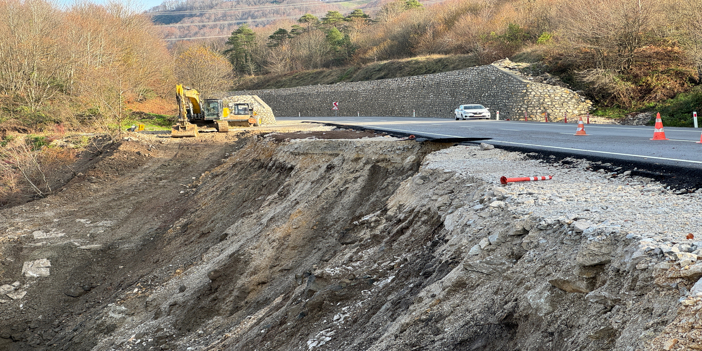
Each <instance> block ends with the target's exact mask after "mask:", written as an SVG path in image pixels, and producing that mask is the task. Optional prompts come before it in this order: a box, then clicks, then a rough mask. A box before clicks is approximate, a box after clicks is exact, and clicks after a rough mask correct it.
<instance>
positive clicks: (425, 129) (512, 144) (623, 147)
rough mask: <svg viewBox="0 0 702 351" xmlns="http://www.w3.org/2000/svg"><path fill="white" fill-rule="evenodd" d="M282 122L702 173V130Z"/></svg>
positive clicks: (425, 121) (364, 120)
mask: <svg viewBox="0 0 702 351" xmlns="http://www.w3.org/2000/svg"><path fill="white" fill-rule="evenodd" d="M280 119H281V120H302V121H316V122H324V123H333V124H341V125H353V126H358V127H363V128H369V129H375V130H382V131H390V132H395V133H404V134H413V135H415V136H417V137H426V138H430V139H453V140H459V141H460V138H486V139H489V140H485V141H484V142H487V143H490V144H493V145H495V146H501V147H506V148H509V149H516V150H525V151H538V152H545V153H548V152H551V153H558V154H560V155H573V156H586V157H595V158H604V159H614V160H619V161H622V162H625V161H626V162H636V163H639V162H641V163H649V164H657V165H666V166H674V167H684V168H692V169H699V170H702V144H699V143H698V142H699V141H700V135H701V133H702V129H693V128H672V127H671V128H665V127H664V132H665V135H666V137H667V138H668V139H669V140H650V139H651V138H652V137H653V132H654V128H653V127H650V126H623V125H610V124H599V125H598V124H585V125H584V127H585V131H586V133H587V135H585V136H576V135H574V134H575V131H576V129H577V124H572V123H569V124H565V123H544V122H518V121H495V120H470V121H456V120H453V119H438V118H408V117H308V118H297V117H295V118H285V117H284V118H280Z"/></svg>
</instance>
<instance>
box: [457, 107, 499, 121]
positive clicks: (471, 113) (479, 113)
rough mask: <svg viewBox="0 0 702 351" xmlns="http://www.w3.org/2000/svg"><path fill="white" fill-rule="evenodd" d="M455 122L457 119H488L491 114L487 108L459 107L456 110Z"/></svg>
mask: <svg viewBox="0 0 702 351" xmlns="http://www.w3.org/2000/svg"><path fill="white" fill-rule="evenodd" d="M455 112H456V120H459V119H471V118H474V119H490V117H491V114H490V111H489V109H488V108H487V107H485V106H483V105H477V104H472V105H461V106H458V108H457V109H456V111H455Z"/></svg>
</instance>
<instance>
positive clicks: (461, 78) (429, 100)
mask: <svg viewBox="0 0 702 351" xmlns="http://www.w3.org/2000/svg"><path fill="white" fill-rule="evenodd" d="M233 94H256V95H258V96H259V97H261V98H262V99H263V100H264V101H265V102H266V103H267V104H268V105H269V106H270V107H271V108H272V109H273V112H274V113H275V115H276V116H298V115H299V116H302V117H322V116H334V115H335V113H334V111H333V110H332V103H333V102H334V101H338V102H339V111H338V115H339V116H356V115H360V116H397V117H401V116H405V117H406V116H412V115H413V113H414V115H415V116H416V117H439V118H454V116H455V115H454V110H455V109H456V108H457V107H458V105H461V104H470V103H478V104H482V105H485V106H486V107H488V108H490V110H491V111H492V115H493V118H495V112H496V111H500V118H501V119H505V118H511V119H514V118H520V119H523V118H524V112H525V111H526V112H527V113H528V114H529V115H530V116H531V118H530V119H534V118H543V117H541V114H542V113H543V112H544V111H548V112H549V114H550V115H551V117H552V119H553V120H555V119H556V118H557V117H558V118H560V119H562V118H563V114H564V113H566V112H567V113H569V116H573V115H582V114H585V113H586V112H588V110H589V107H590V103H589V101H586V100H585V99H584V98H582V97H580V96H579V95H578V94H576V93H575V92H573V91H570V90H568V89H564V88H561V87H556V86H551V85H546V84H541V83H533V82H529V81H527V80H523V79H521V78H520V77H518V76H516V75H513V74H511V73H509V72H506V71H504V70H502V69H500V68H498V67H496V66H493V65H486V66H479V67H472V68H468V69H463V70H458V71H451V72H444V73H438V74H430V75H423V76H414V77H404V78H395V79H383V80H376V81H368V82H353V83H338V84H332V85H314V86H304V87H296V88H288V89H270V90H255V91H245V92H234V93H233Z"/></svg>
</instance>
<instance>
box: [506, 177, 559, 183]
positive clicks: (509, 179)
mask: <svg viewBox="0 0 702 351" xmlns="http://www.w3.org/2000/svg"><path fill="white" fill-rule="evenodd" d="M552 178H553V176H538V177H521V178H507V177H504V176H503V177H502V178H500V183H502V184H507V183H512V182H533V181H536V180H549V179H552Z"/></svg>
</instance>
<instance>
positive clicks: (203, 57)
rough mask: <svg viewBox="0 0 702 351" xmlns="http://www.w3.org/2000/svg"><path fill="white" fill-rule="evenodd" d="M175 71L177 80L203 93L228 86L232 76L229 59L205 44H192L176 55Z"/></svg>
mask: <svg viewBox="0 0 702 351" xmlns="http://www.w3.org/2000/svg"><path fill="white" fill-rule="evenodd" d="M175 72H176V77H177V79H178V81H179V82H181V83H183V84H185V85H188V86H190V87H193V88H196V89H198V90H199V91H200V93H201V94H203V95H208V94H213V93H216V92H219V91H222V90H224V89H226V88H228V87H229V85H231V82H232V78H233V73H232V72H233V67H232V65H231V63H230V62H229V60H227V59H226V58H225V57H224V56H223V55H221V54H219V53H216V52H214V51H212V50H210V49H209V48H208V47H206V46H193V47H191V48H189V49H188V50H186V51H185V52H183V53H181V54H180V55H178V57H177V58H176V62H175Z"/></svg>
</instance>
